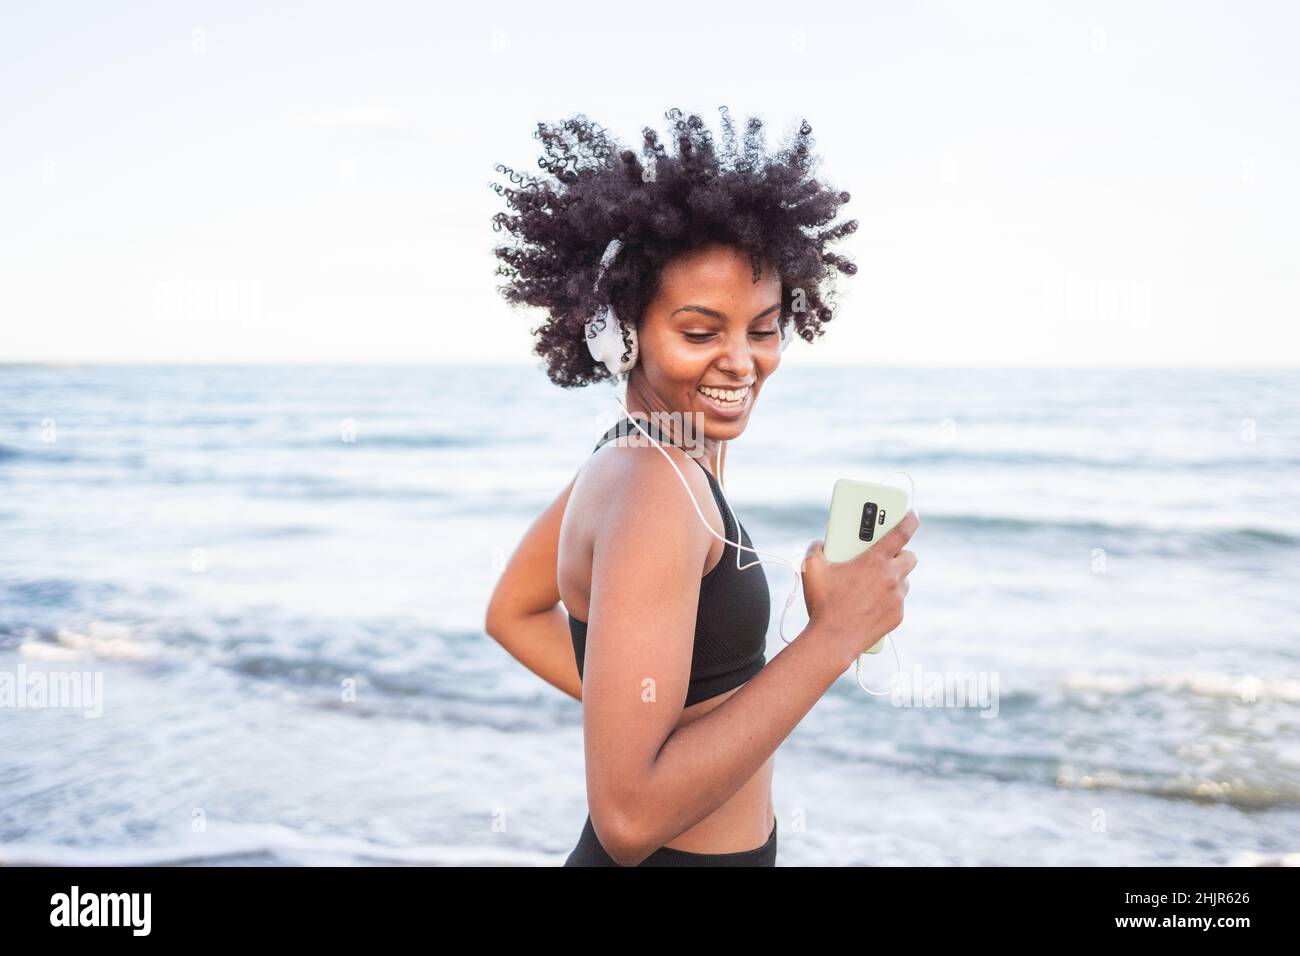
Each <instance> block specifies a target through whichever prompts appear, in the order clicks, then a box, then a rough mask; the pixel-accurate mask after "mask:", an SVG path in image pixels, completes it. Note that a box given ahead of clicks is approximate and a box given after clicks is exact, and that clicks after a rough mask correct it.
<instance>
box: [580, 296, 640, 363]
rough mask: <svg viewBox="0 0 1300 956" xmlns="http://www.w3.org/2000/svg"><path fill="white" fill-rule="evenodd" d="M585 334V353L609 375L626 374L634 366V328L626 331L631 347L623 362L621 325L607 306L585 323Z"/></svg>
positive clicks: (635, 356)
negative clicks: (607, 371)
mask: <svg viewBox="0 0 1300 956" xmlns="http://www.w3.org/2000/svg"><path fill="white" fill-rule="evenodd" d="M585 334H586V339H587V351H589V352H590V353H591V357H592V358H593V359H595V360H596V361H597V362H599V363H601V364H602V365H604V366H605V368H607V369H608V370H609V374H610V375H618V374H619V373H621V372H626V371H627V370H629V369H630V368H632V366H633V365H635V364H636V359H637V351H638V347H637V338H636V327H635V326H633V327H632V328H631V329H629V330H628V338H629V339H631V342H632V347H631V350H630V351H629V352H628V358H627V361H626V362H624V361H623V350H624V348H625V346H624V345H623V323H621V322H620V321H619V320H618V316H617V315H615V313H614V310H613V309H611V308H609V307H608V306H604V307H602V308H601V309H600V310H599V311H598V312H597V313H596V314H595V315H594V316H592V318H591V319H590V320H589V321H588V322H587V325H586V329H585Z"/></svg>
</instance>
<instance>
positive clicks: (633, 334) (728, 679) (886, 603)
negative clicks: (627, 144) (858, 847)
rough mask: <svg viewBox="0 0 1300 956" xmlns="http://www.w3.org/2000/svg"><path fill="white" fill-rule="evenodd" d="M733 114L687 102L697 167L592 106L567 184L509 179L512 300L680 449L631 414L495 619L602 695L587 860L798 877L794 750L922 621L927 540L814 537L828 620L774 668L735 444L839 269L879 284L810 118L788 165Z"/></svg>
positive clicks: (547, 670) (579, 370) (544, 345)
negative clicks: (604, 120) (911, 603)
mask: <svg viewBox="0 0 1300 956" xmlns="http://www.w3.org/2000/svg"><path fill="white" fill-rule="evenodd" d="M722 113H723V118H722V122H723V131H724V143H723V147H722V148H721V149H717V148H715V146H714V144H713V141H712V137H711V135H710V134H709V132H708V131H707V130H706V129H705V128H704V126H703V123H702V121H701V120H700V118H699V117H698V116H690V117H688V118H686V119H684V120H683V119H682V114H681V112H680V111H678V110H673V111H670V112H669V113H668V114H667V115H668V117H669V119H670V120H671V121H672V123H673V126H674V139H673V142H674V145H675V146H676V152H675V154H674V155H669V154H668V153H667V152H666V150H665V149H664V148H663V147H662V146H661V145H660V144H659V142H658V138H657V136H656V135H655V133H654V131H653V130H650V129H646V130H645V131H644V132H643V136H644V144H643V150H642V157H641V158H638V157H637V155H636V154H635V153H633V152H632V151H630V150H625V151H618V150H616V148H615V146H614V145H613V144H612V143H611V142H610V141H609V139H608V138H607V137H606V135H605V134H604V132H603V131H602V130H601V129H600V128H599V127H597V126H595V125H594V124H592V123H590V122H589V121H588V120H586V118H585V117H582V116H578V117H575V118H574V119H571V120H569V121H566V122H565V123H564V124H562V125H561V126H560V127H548V126H547V125H545V124H539V127H538V138H539V139H541V140H542V142H543V143H544V144H545V149H546V155H545V156H544V157H543V158H542V159H541V160H540V161H539V165H540V166H541V167H543V168H544V169H546V170H548V172H549V173H550V174H551V177H553V178H551V179H548V180H539V179H536V178H531V177H524V176H519V175H517V174H514V173H513V171H511V170H508V169H506V168H505V167H499V168H501V169H503V170H504V171H506V172H510V173H511V176H512V179H513V180H514V181H515V183H516V184H519V185H522V186H523V188H522V189H520V190H513V189H505V190H500V192H501V194H502V195H504V196H505V197H507V199H508V201H509V203H510V205H511V207H512V208H513V209H514V214H513V215H507V214H505V213H501V214H498V215H497V217H496V220H495V221H496V227H497V228H498V229H500V228H505V229H507V230H508V231H509V232H510V234H511V235H512V236H513V237H514V238H515V239H516V240H517V242H516V243H515V244H514V245H511V246H504V247H499V248H498V249H496V250H495V252H496V254H497V256H498V257H499V258H500V259H502V260H503V262H504V263H505V265H503V266H502V267H501V268H500V269H499V270H498V272H499V273H500V274H503V275H506V276H508V277H509V280H510V281H509V283H508V284H507V285H506V286H505V287H504V288H503V289H502V291H503V293H504V295H505V296H506V298H507V299H508V300H509V301H511V302H513V303H522V304H527V305H532V306H538V307H541V308H544V309H546V310H547V311H548V312H549V315H550V320H549V322H547V323H545V324H543V325H542V326H541V327H540V328H539V329H537V330H535V333H536V334H537V335H538V341H537V346H536V352H537V354H539V355H541V356H542V357H543V358H545V359H546V362H547V370H548V374H549V376H550V378H551V380H552V381H553V382H555V383H556V384H557V385H560V386H562V387H575V386H580V385H585V384H588V383H591V382H595V381H600V380H611V379H612V380H615V381H617V380H618V378H619V375H620V374H621V375H625V376H626V394H625V397H624V399H623V404H624V407H625V409H626V411H627V413H628V414H629V415H630V416H632V417H633V418H635V419H636V420H637V422H638V423H640V424H642V425H643V426H646V425H647V423H648V424H649V425H654V426H658V427H654V428H650V427H647V429H646V430H647V431H648V432H650V433H651V437H653V438H655V439H657V440H658V441H660V442H661V443H662V445H661V447H654V446H653V445H652V444H651V443H650V442H649V441H645V440H638V441H623V440H618V441H615V440H614V439H616V438H620V437H621V436H623V435H625V434H633V433H635V434H636V435H637V436H640V435H641V434H642V433H641V431H640V430H639V429H637V428H636V427H635V425H633V424H632V423H631V422H630V421H629V420H628V419H627V418H624V419H623V420H622V421H620V423H619V425H617V426H615V428H613V429H611V430H610V432H608V433H607V434H606V435H605V437H604V438H602V440H601V442H600V444H598V445H597V448H596V450H595V451H594V453H593V454H592V456H591V457H590V458H589V459H588V460H587V461H586V463H585V464H584V466H583V467H582V468H581V470H580V471H579V472H578V474H577V475H576V476H575V478H574V480H573V481H571V482H570V483H569V486H568V487H567V488H565V489H564V490H563V491H562V492H561V493H560V495H559V497H558V498H557V499H556V500H555V502H554V503H553V504H552V505H551V506H550V507H548V508H547V509H546V511H545V512H543V514H542V515H541V516H540V517H539V518H538V519H537V520H536V521H535V522H534V524H533V525H532V527H531V528H530V529H529V531H528V533H527V534H526V535H525V537H524V539H523V541H522V542H521V543H520V545H519V547H518V549H517V550H516V552H515V553H514V555H513V556H512V558H511V560H510V562H509V564H508V565H507V567H506V569H505V572H504V573H503V575H502V577H501V580H500V582H499V583H498V585H497V588H496V591H495V593H494V594H493V596H492V600H491V602H490V604H489V607H488V611H487V618H486V629H487V631H488V633H489V634H491V635H492V636H493V637H494V638H495V639H496V640H497V641H499V642H500V643H501V644H502V645H503V646H504V647H505V648H506V650H507V651H508V652H509V653H510V654H512V655H513V656H514V657H515V658H516V659H518V660H519V661H520V662H521V663H523V664H524V665H525V666H527V667H529V668H530V669H531V670H533V671H534V672H535V673H537V674H538V676H540V677H542V678H543V679H544V680H547V681H549V682H550V683H552V684H554V685H555V686H556V687H559V688H560V689H561V690H564V691H565V692H567V693H569V694H571V695H572V696H574V697H575V698H577V699H579V700H581V701H582V708H583V732H584V740H585V751H586V776H587V802H588V809H589V814H588V817H587V820H586V823H585V825H584V827H583V831H582V834H581V836H580V837H579V840H578V844H577V846H576V847H575V848H574V850H573V852H572V853H571V854H570V855H569V857H568V859H567V861H566V865H571V866H586V865H595V866H614V865H618V866H695V865H701V866H711V865H740V866H773V865H775V861H776V816H775V813H774V810H773V805H772V770H773V761H774V754H775V752H776V749H777V747H779V746H780V744H781V742H782V741H783V740H785V738H786V737H787V736H788V735H789V733H790V732H791V731H792V730H793V729H794V728H795V726H796V725H797V724H798V722H799V720H800V719H801V718H802V717H803V716H804V714H806V713H807V712H808V711H809V710H810V709H811V708H812V706H813V705H814V704H815V703H816V702H817V700H818V699H819V698H820V697H821V696H822V694H823V693H825V691H826V690H827V688H828V687H830V685H831V684H832V683H834V681H835V680H836V678H837V677H839V675H841V674H842V673H843V672H844V670H845V669H846V668H847V667H848V666H849V665H850V664H852V663H853V661H854V660H855V658H856V657H857V656H858V655H859V654H861V653H863V652H865V651H866V650H867V649H868V648H870V647H871V646H872V645H874V644H875V643H876V642H877V641H878V640H880V638H881V637H883V636H884V635H885V634H887V633H888V632H889V631H891V630H893V629H894V628H895V627H897V626H898V624H899V623H900V622H901V620H902V616H903V599H904V597H905V596H906V594H907V588H908V584H907V575H908V574H909V572H910V571H911V570H912V568H913V567H914V566H915V563H916V558H915V556H914V555H913V554H912V553H911V552H910V551H906V550H904V549H903V548H904V545H905V544H906V543H907V541H908V539H909V538H910V537H911V535H912V533H913V531H914V530H915V528H916V526H917V519H916V516H915V514H913V513H911V512H909V513H908V515H907V517H906V518H905V519H904V520H903V521H902V522H900V523H899V525H898V526H897V528H895V529H894V531H892V532H890V534H889V535H887V536H886V537H885V538H883V539H881V541H880V542H879V544H877V545H876V546H875V547H872V548H871V549H869V550H868V551H866V552H864V553H863V554H862V555H861V556H859V557H858V558H855V559H854V560H852V561H848V562H844V563H842V564H834V565H832V564H830V563H829V562H827V561H826V559H825V558H824V556H823V555H822V550H821V546H822V542H821V541H819V540H818V541H813V542H812V543H811V544H810V545H809V547H808V549H807V553H806V556H805V559H804V563H803V569H802V570H803V575H802V582H803V592H804V599H805V602H806V604H807V606H808V610H809V623H808V626H807V627H806V628H804V630H803V631H802V632H801V633H800V634H799V635H798V636H797V637H796V638H795V639H794V640H792V641H791V642H790V644H789V646H788V647H786V648H785V649H784V650H783V651H782V652H781V653H780V654H778V655H777V656H775V657H774V658H773V659H772V660H771V661H770V662H769V661H767V660H766V658H765V656H764V652H765V647H766V633H767V629H768V625H769V620H770V617H769V612H770V603H769V598H768V592H767V583H766V578H765V576H764V574H763V571H762V568H761V567H760V566H759V565H758V563H757V561H756V560H755V558H754V557H753V556H752V554H753V553H752V552H750V551H741V552H740V554H739V555H738V553H737V552H738V549H737V548H736V547H735V543H736V542H738V543H740V544H741V545H743V546H745V547H751V546H752V542H751V541H750V539H749V536H748V534H747V533H746V532H745V529H744V528H743V526H741V525H740V524H739V522H738V521H737V520H736V519H735V517H734V515H732V514H731V513H730V509H729V508H727V505H726V499H725V495H724V494H723V490H722V489H723V470H724V469H725V465H726V457H725V454H723V451H724V449H725V443H726V442H728V441H730V440H732V439H734V438H736V437H738V436H739V435H741V434H742V433H743V432H744V430H745V427H746V425H747V424H748V422H749V418H750V416H751V415H752V414H753V411H754V409H755V408H756V407H757V402H758V398H759V396H760V394H761V392H762V389H763V385H764V384H765V382H766V381H767V379H768V378H769V377H770V376H771V375H772V374H773V373H774V372H775V371H776V370H777V368H778V367H779V365H780V356H781V351H782V341H783V339H785V338H787V337H789V336H792V335H793V334H794V332H795V331H797V332H798V333H799V334H800V335H801V336H802V337H803V338H804V339H806V340H808V341H812V340H813V339H814V338H815V337H816V336H819V335H821V334H822V329H821V326H822V324H823V323H825V322H827V321H829V320H830V318H831V317H832V310H831V309H830V308H829V307H828V306H827V305H826V304H825V303H824V302H823V299H822V296H821V290H820V286H821V285H822V283H823V282H824V281H825V280H827V279H828V278H830V277H831V275H832V272H833V269H832V267H834V269H838V270H839V271H840V272H843V273H845V274H849V275H852V274H853V273H854V271H856V270H855V268H854V266H853V264H852V263H851V262H847V261H846V260H843V259H841V258H840V257H839V256H836V255H835V254H834V253H832V252H830V251H828V250H827V249H826V248H825V247H826V244H827V243H828V242H831V241H833V240H836V239H839V238H841V237H842V236H844V235H847V234H848V233H850V232H852V231H853V229H854V228H855V227H856V225H857V223H856V222H855V221H849V222H844V223H840V224H838V225H831V226H827V224H828V223H829V222H830V221H831V220H833V219H834V218H835V216H836V213H837V210H838V208H839V206H841V205H842V204H843V203H845V202H847V201H848V198H849V197H848V194H847V193H836V192H834V191H831V190H828V189H826V188H824V187H822V186H820V185H819V184H818V183H817V181H816V180H814V179H810V178H809V175H810V173H811V169H812V166H813V161H812V159H811V154H810V137H809V134H810V133H811V128H810V127H809V126H808V124H807V123H803V124H801V126H800V128H799V131H798V134H797V135H796V136H795V137H793V138H792V141H791V142H790V143H789V144H787V145H786V146H785V147H784V148H782V149H781V150H779V151H778V152H777V153H776V154H775V155H774V156H766V155H764V154H763V151H762V140H763V134H762V123H761V121H759V120H757V119H751V120H750V121H749V123H748V125H747V128H746V134H745V136H744V142H743V145H741V146H740V147H739V148H737V145H736V138H735V136H734V132H733V130H732V128H731V124H730V122H729V119H728V117H727V115H726V108H725V107H723V108H722ZM643 160H644V162H643ZM823 227H824V228H823ZM602 253H604V255H603V256H602ZM602 307H610V308H611V314H610V315H609V316H608V319H609V321H612V322H613V323H614V324H613V325H612V326H610V328H612V330H613V332H612V333H609V334H617V335H621V336H622V341H623V343H624V345H625V349H624V350H623V352H622V354H618V353H619V349H618V348H615V349H614V350H613V354H612V357H611V358H610V359H609V361H608V365H605V364H602V363H601V362H598V361H596V359H595V358H594V354H598V350H594V349H592V350H589V347H588V344H587V339H586V336H587V334H588V331H589V330H588V327H587V326H588V322H589V321H590V320H592V318H593V317H594V316H598V315H601V313H600V309H601V308H602ZM618 317H627V318H628V319H630V320H631V321H627V322H620V321H619V319H618ZM593 328H605V326H604V325H603V324H602V323H601V321H600V320H598V321H597V323H596V324H595V325H594V326H593ZM690 426H695V427H694V428H692V427H690ZM665 456H668V457H669V458H671V460H672V463H673V464H676V466H677V467H676V469H674V468H672V467H669V462H668V461H665ZM684 484H685V485H686V486H688V487H683V485H684ZM688 491H689V496H688V494H687V492H688ZM692 499H693V500H692ZM697 506H698V509H699V511H698V512H697V510H696V508H697ZM701 515H702V516H703V518H704V521H703V522H702V521H701V520H700V517H701ZM705 522H707V525H708V527H706V526H705ZM710 529H712V531H710ZM738 535H739V537H738ZM719 536H721V537H719ZM723 539H725V540H726V541H727V542H731V543H724V541H723ZM738 558H739V560H738ZM560 601H563V603H564V607H565V608H567V611H568V613H567V614H566V613H565V611H563V610H561V609H560V607H559V602H560Z"/></svg>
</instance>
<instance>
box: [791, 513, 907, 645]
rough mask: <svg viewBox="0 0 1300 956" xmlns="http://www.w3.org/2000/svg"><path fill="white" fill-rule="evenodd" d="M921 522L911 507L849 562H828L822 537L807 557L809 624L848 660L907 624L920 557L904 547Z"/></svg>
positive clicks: (805, 588)
mask: <svg viewBox="0 0 1300 956" xmlns="http://www.w3.org/2000/svg"><path fill="white" fill-rule="evenodd" d="M919 524H920V519H918V518H917V516H916V512H915V511H909V512H908V513H907V514H906V515H904V516H903V520H902V521H900V522H899V523H898V524H897V525H895V526H894V528H893V529H892V530H891V531H890V532H889V533H888V534H886V535H885V536H884V537H882V538H881V539H880V540H879V541H877V542H876V543H875V544H874V545H873V546H872V547H870V548H868V549H867V550H866V551H864V552H862V553H861V554H859V555H858V556H857V557H855V558H851V559H849V560H848V561H829V560H827V558H826V555H825V554H824V553H823V552H822V548H823V543H824V542H823V541H822V540H821V539H820V538H818V539H817V540H814V541H812V542H811V543H810V544H809V545H808V550H807V552H806V553H805V555H804V559H803V596H804V602H805V603H806V604H807V605H808V621H809V625H810V626H811V625H816V627H817V629H818V630H819V631H822V632H824V633H826V634H827V635H829V639H830V641H831V642H832V644H833V646H834V647H835V649H836V652H837V653H839V654H842V655H843V657H844V659H845V661H846V664H845V666H847V665H848V663H851V662H852V661H853V660H854V659H855V658H857V656H858V655H859V654H865V653H866V652H867V651H868V650H869V649H870V648H871V647H872V646H873V645H874V644H875V643H876V642H877V641H879V640H880V639H881V638H882V637H884V636H885V635H886V634H888V633H889V632H890V631H892V630H893V629H894V628H896V627H898V625H899V624H901V623H902V622H903V599H904V598H905V597H907V591H908V583H907V576H908V574H910V573H911V571H912V568H914V567H916V555H915V554H913V553H912V552H911V551H905V550H903V546H904V545H906V544H907V542H908V541H909V540H910V539H911V537H912V534H913V532H915V531H916V529H917V526H918V525H919Z"/></svg>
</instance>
